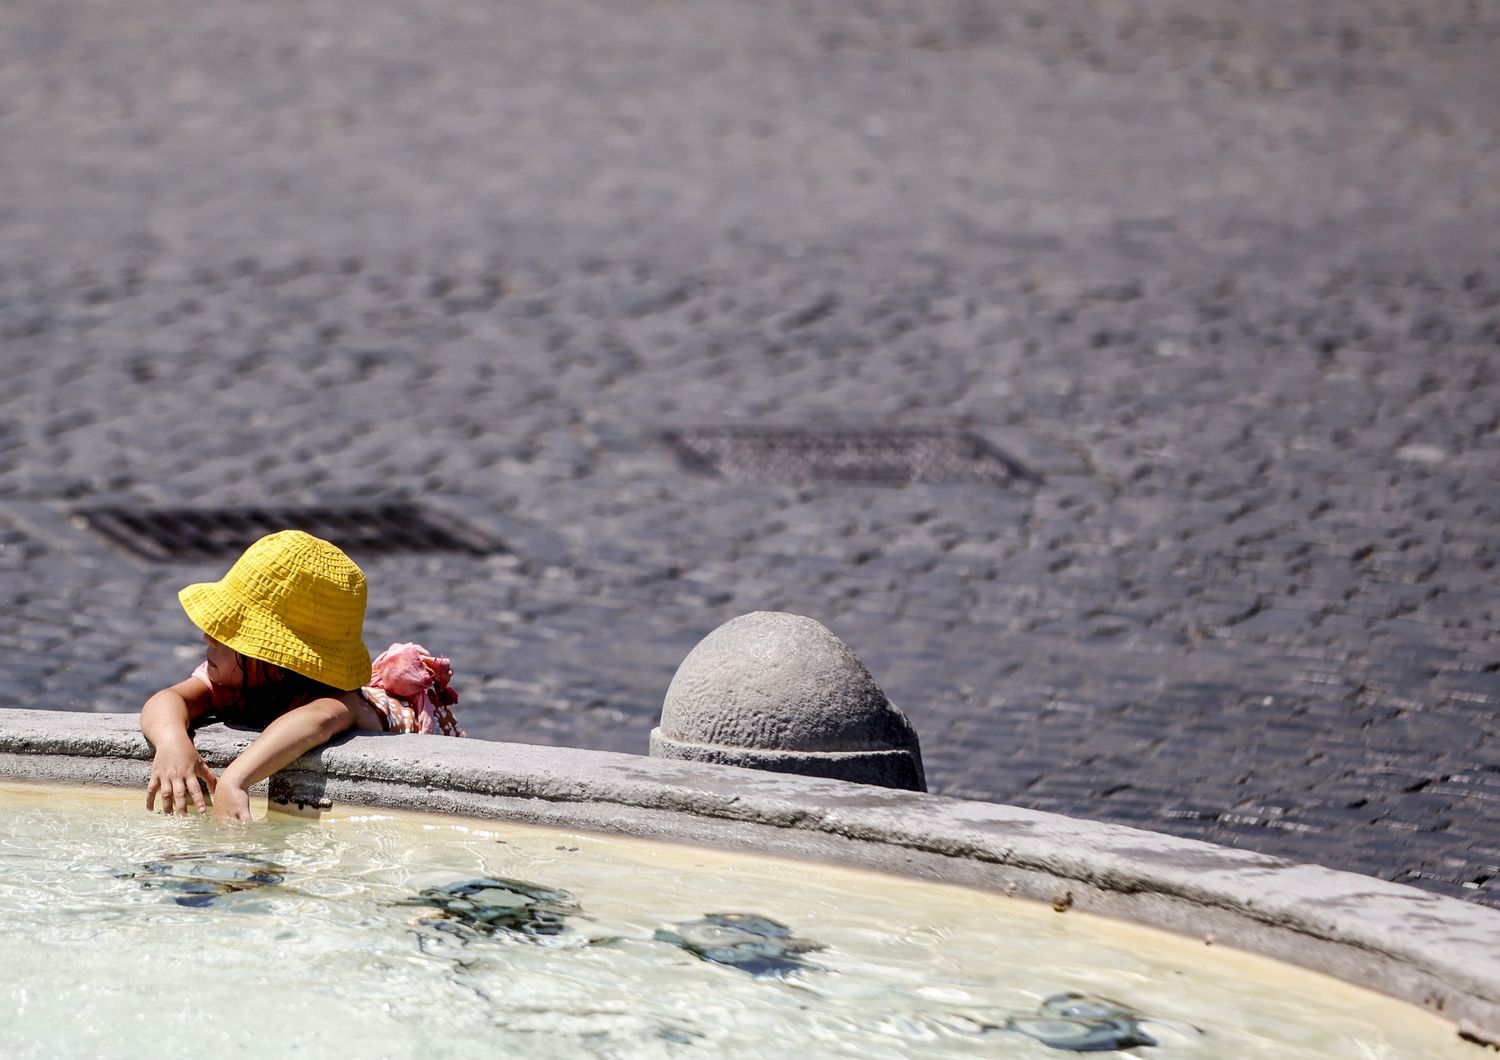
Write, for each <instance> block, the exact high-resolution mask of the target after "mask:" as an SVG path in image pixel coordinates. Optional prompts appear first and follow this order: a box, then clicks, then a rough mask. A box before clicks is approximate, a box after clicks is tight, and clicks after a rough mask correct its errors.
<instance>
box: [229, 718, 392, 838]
mask: <svg viewBox="0 0 1500 1060" xmlns="http://www.w3.org/2000/svg"><path fill="white" fill-rule="evenodd" d="M358 695H359V693H357V692H354V693H345V695H344V697H343V698H340V699H334V698H332V697H328V698H324V699H315V700H313V701H312V702H311V703H307V704H304V705H303V706H300V707H297V708H296V709H294V710H289V711H287V712H286V713H285V714H283V715H281V717H279V718H277V719H276V720H275V721H273V722H271V724H269V725H267V726H266V727H265V729H264V731H262V732H261V734H260V735H259V736H257V737H256V738H255V742H254V743H252V744H251V745H250V746H249V747H247V748H245V750H244V751H242V752H241V753H240V756H239V757H238V758H236V759H235V760H234V761H233V762H231V763H229V765H228V766H227V767H225V769H224V772H223V773H222V774H220V776H219V786H218V788H217V789H216V791H215V793H214V816H216V817H230V818H233V819H234V820H237V821H248V820H250V795H249V792H248V789H249V787H250V785H252V784H254V783H256V782H257V781H261V780H265V779H266V777H268V776H270V775H271V774H272V773H274V772H276V771H277V770H278V769H280V768H281V767H282V766H284V765H287V764H288V763H290V762H295V761H296V760H297V759H298V758H300V757H302V755H303V754H304V753H306V752H308V751H311V750H312V749H313V748H314V747H319V746H322V745H323V744H325V743H327V742H328V741H329V740H331V739H333V738H334V737H335V736H337V735H338V734H339V733H341V732H344V731H345V730H346V729H351V728H353V727H354V726H355V725H358V724H360V723H361V722H362V721H363V720H364V719H363V718H362V716H361V715H360V714H359V713H358V707H357V706H355V705H351V704H350V703H347V702H345V699H348V698H349V697H350V696H355V697H357V696H358ZM358 705H359V706H363V705H364V704H363V702H360V703H359V704H358ZM369 709H370V708H369V707H368V706H366V707H365V710H366V711H369ZM363 727H366V728H368V727H371V726H369V725H365V726H363ZM374 727H377V728H378V723H377V725H376V726H374Z"/></svg>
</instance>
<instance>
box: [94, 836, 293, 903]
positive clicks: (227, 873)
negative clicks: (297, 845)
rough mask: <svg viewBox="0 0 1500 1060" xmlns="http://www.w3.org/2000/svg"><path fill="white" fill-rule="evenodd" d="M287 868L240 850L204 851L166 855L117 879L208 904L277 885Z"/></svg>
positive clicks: (185, 900)
mask: <svg viewBox="0 0 1500 1060" xmlns="http://www.w3.org/2000/svg"><path fill="white" fill-rule="evenodd" d="M283 871H284V870H283V869H282V867H281V866H280V865H278V864H276V863H275V862H273V861H266V860H265V859H264V858H261V857H260V856H258V855H256V854H250V853H245V852H243V851H237V850H203V851H192V852H186V853H182V854H166V855H164V856H162V857H161V858H158V859H156V860H154V861H147V862H145V863H144V864H142V865H141V867H140V868H139V869H138V870H136V871H133V872H121V873H117V874H116V877H115V878H116V879H122V880H136V881H138V882H139V883H140V885H141V887H142V889H144V890H163V891H170V892H173V895H174V896H173V898H172V900H173V901H174V902H176V903H177V904H178V905H184V906H206V905H210V904H212V903H213V902H214V901H215V900H216V899H219V898H223V897H224V896H226V895H231V894H236V893H238V892H240V891H248V890H253V889H256V888H260V887H269V886H274V885H276V884H279V883H281V882H282V880H283V879H284V877H283V876H282V872H283Z"/></svg>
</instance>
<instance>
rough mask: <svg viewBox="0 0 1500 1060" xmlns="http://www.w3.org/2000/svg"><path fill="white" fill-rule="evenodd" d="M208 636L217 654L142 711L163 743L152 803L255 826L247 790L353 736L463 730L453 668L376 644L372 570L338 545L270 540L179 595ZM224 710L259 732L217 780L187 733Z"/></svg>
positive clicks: (401, 647)
mask: <svg viewBox="0 0 1500 1060" xmlns="http://www.w3.org/2000/svg"><path fill="white" fill-rule="evenodd" d="M178 598H179V599H180V600H181V601H182V606H183V609H184V610H186V611H187V613H188V617H189V618H191V619H192V620H193V622H194V624H195V625H197V626H198V627H199V628H200V629H202V630H203V640H204V643H206V644H207V645H208V651H207V658H206V659H205V660H204V661H203V663H201V664H200V665H199V666H198V668H197V669H196V670H194V671H193V675H192V677H190V678H188V679H187V680H186V681H179V682H178V683H177V684H175V685H173V686H172V687H171V688H164V689H162V690H161V691H160V692H157V693H156V694H155V695H153V696H152V697H151V698H150V699H148V700H146V705H145V706H144V707H142V708H141V732H142V733H144V734H145V737H146V739H147V740H149V741H151V745H152V747H154V748H155V749H156V758H155V760H154V761H153V762H152V763H151V780H150V782H149V783H148V784H147V785H146V808H147V809H148V810H154V809H155V800H156V797H157V795H158V794H159V795H160V796H161V800H162V802H161V808H162V812H163V813H174V812H175V813H178V814H186V813H187V808H188V803H189V802H191V803H192V804H193V805H194V807H196V809H197V811H198V812H199V813H203V812H204V811H205V810H206V809H207V800H206V799H205V797H204V793H203V787H204V786H207V788H208V790H209V791H210V792H213V793H214V799H213V807H214V815H215V816H217V817H227V818H232V819H234V820H240V821H248V820H249V819H250V797H249V795H248V793H247V792H248V789H249V787H250V785H252V784H254V783H256V782H257V781H260V780H264V779H265V778H266V777H268V776H270V775H271V774H272V773H274V772H276V771H277V770H278V769H280V768H281V767H282V766H284V765H286V764H288V763H289V762H292V761H295V760H296V759H297V758H298V757H300V756H301V755H302V754H303V753H304V752H307V751H310V750H312V749H313V748H314V747H318V746H320V745H321V744H324V743H327V742H328V741H329V740H330V739H332V738H333V737H335V736H337V735H338V734H339V733H341V732H344V731H346V730H348V729H352V728H358V729H367V730H370V731H373V732H441V733H443V734H444V735H447V736H462V735H463V731H462V730H461V729H459V727H458V723H457V722H456V721H454V719H453V714H452V712H451V711H450V710H449V707H451V706H452V704H454V703H456V702H457V701H458V694H457V693H456V692H454V691H453V690H452V689H450V688H449V687H448V681H449V679H450V678H451V676H452V674H453V671H452V668H451V667H450V666H449V665H448V660H447V659H437V658H433V657H432V656H431V655H428V654H427V652H426V651H425V650H424V649H422V648H421V647H420V646H419V645H416V644H393V645H392V646H391V647H390V649H389V650H387V651H385V652H384V653H382V654H381V656H380V657H379V658H378V659H376V660H375V664H374V667H373V671H372V667H371V664H370V653H369V652H368V651H366V650H365V645H364V640H363V625H364V618H365V576H364V574H363V572H361V571H360V569H359V568H358V567H357V566H355V565H354V562H353V561H352V560H351V559H350V558H349V557H348V556H346V555H344V553H343V552H341V551H339V549H338V548H336V547H335V546H333V545H331V544H329V543H328V542H327V541H323V540H321V539H320V538H316V537H313V536H312V535H311V534H306V533H303V532H302V531H300V530H283V531H281V532H280V533H276V534H270V535H268V536H266V537H263V538H261V539H260V540H259V541H257V542H256V543H255V544H253V545H251V546H250V547H249V548H248V549H246V550H245V554H244V555H243V556H241V557H240V558H239V559H238V560H236V561H235V563H234V566H232V567H230V568H229V573H228V574H226V575H224V577H223V578H222V579H220V580H219V581H217V582H203V583H200V584H197V585H189V586H188V587H187V588H186V589H184V590H182V592H180V593H178ZM210 714H213V715H216V716H217V717H219V718H222V719H223V720H225V721H233V722H240V723H243V724H248V725H252V726H254V727H256V728H259V729H261V730H262V731H261V734H260V735H259V736H258V737H256V739H255V742H254V743H252V744H251V745H250V746H249V747H247V748H245V750H244V752H243V753H242V754H241V755H240V756H239V757H238V758H236V759H235V760H234V761H233V762H231V763H230V764H229V765H228V766H227V767H225V769H224V772H223V773H222V774H221V775H220V776H219V777H218V778H217V779H215V777H214V775H213V773H212V772H210V771H209V768H208V766H206V765H205V764H204V763H203V759H202V758H201V757H199V755H198V752H197V749H196V748H194V747H193V741H192V738H191V737H190V736H189V735H188V728H189V726H190V725H192V723H194V722H196V721H199V720H200V719H202V718H205V717H207V716H208V715H210Z"/></svg>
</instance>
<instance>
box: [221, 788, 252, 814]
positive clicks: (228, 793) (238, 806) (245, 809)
mask: <svg viewBox="0 0 1500 1060" xmlns="http://www.w3.org/2000/svg"><path fill="white" fill-rule="evenodd" d="M214 816H215V817H217V818H218V819H219V820H221V821H248V820H250V819H251V818H250V793H249V792H248V791H246V790H245V789H244V788H242V787H240V786H239V785H238V784H234V783H225V782H224V781H222V780H221V781H220V782H219V787H218V790H216V791H215V792H214Z"/></svg>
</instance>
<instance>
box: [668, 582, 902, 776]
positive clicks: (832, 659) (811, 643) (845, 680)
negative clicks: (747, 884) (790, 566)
mask: <svg viewBox="0 0 1500 1060" xmlns="http://www.w3.org/2000/svg"><path fill="white" fill-rule="evenodd" d="M651 754H652V755H654V756H656V757H659V758H683V759H691V760H693V761H697V762H717V763H720V764H722V765H732V766H749V767H750V768H752V769H769V770H772V771H774V772H777V773H802V774H806V775H808V776H814V777H829V778H832V779H835V780H850V781H854V782H856V783H859V784H878V785H880V786H881V787H887V788H906V789H907V790H910V791H926V790H927V781H926V778H925V777H924V776H923V773H922V751H921V748H920V747H919V746H918V743H917V734H916V732H915V730H913V729H912V727H911V722H909V721H907V720H906V715H905V714H903V713H901V711H900V710H898V709H897V708H896V707H895V706H894V705H892V703H891V702H890V700H888V699H886V698H885V693H884V692H882V691H881V690H880V687H879V686H878V685H876V684H875V681H874V679H873V678H872V677H871V676H870V672H869V671H868V670H866V669H865V667H864V665H863V664H862V663H861V662H860V661H859V660H858V659H856V658H855V657H854V653H853V652H852V651H850V650H849V647H848V645H846V644H845V643H844V642H843V641H841V640H839V638H838V637H836V636H834V635H833V634H832V633H831V632H829V630H828V629H827V627H825V626H824V625H823V624H822V623H820V622H816V621H814V620H813V619H811V618H806V617H804V616H802V615H792V614H787V613H786V612H783V611H754V612H751V613H750V614H748V615H741V616H740V617H738V618H733V619H730V620H729V621H728V622H726V623H724V624H723V625H722V626H720V627H719V628H718V629H716V630H714V631H713V632H712V633H710V634H709V635H708V636H706V637H704V638H703V639H702V640H701V641H699V642H698V646H697V647H695V648H694V649H693V650H692V651H691V652H689V653H688V656H687V658H686V659H684V660H683V661H682V665H681V666H679V667H678V668H677V673H676V675H675V676H674V677H673V678H672V684H671V685H670V686H669V687H668V688H667V696H666V699H665V701H664V702H663V703H662V708H661V724H660V726H658V727H657V728H655V729H652V730H651Z"/></svg>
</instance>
